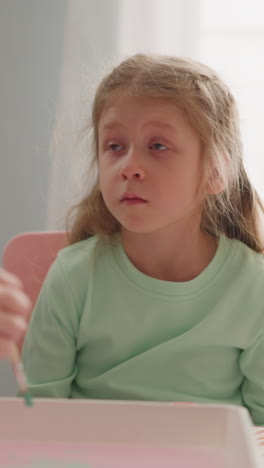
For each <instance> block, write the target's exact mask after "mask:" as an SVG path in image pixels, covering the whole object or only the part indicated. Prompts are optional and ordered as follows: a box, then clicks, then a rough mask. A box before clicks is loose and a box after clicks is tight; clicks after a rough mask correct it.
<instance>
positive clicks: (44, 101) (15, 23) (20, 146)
mask: <svg viewBox="0 0 264 468" xmlns="http://www.w3.org/2000/svg"><path fill="white" fill-rule="evenodd" d="M67 4H68V2H67V0H0V57H1V59H0V76H1V80H0V216H1V230H0V251H2V248H3V246H4V244H5V243H6V241H7V240H8V239H9V238H10V237H11V236H13V235H15V234H17V233H19V232H21V231H28V230H41V229H44V227H45V220H46V201H47V187H48V175H49V165H50V164H49V162H50V156H49V145H50V134H51V130H52V126H53V122H54V115H55V109H56V101H57V94H58V86H59V82H60V69H61V63H62V53H63V39H64V23H65V16H66V11H67Z"/></svg>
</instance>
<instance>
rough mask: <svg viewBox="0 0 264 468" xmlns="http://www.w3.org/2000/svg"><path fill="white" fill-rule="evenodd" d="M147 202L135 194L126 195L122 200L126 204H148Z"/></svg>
mask: <svg viewBox="0 0 264 468" xmlns="http://www.w3.org/2000/svg"><path fill="white" fill-rule="evenodd" d="M146 201H147V200H144V198H141V197H139V196H138V195H136V194H134V193H125V194H124V195H123V196H122V198H121V202H124V203H132V204H133V203H146Z"/></svg>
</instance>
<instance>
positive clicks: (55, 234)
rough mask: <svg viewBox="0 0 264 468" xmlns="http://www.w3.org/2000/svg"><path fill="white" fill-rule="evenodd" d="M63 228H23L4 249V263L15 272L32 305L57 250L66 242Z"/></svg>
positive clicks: (7, 268)
mask: <svg viewBox="0 0 264 468" xmlns="http://www.w3.org/2000/svg"><path fill="white" fill-rule="evenodd" d="M67 243H68V242H67V236H66V232H64V231H43V232H25V233H22V234H18V235H17V236H15V237H13V238H12V239H11V240H10V241H9V242H8V243H7V244H6V246H5V248H4V250H3V267H4V268H5V269H6V270H7V271H10V272H11V273H14V274H15V275H17V276H18V277H19V278H20V279H21V280H22V282H23V284H24V290H25V292H26V293H27V294H28V296H29V297H30V298H31V300H32V304H33V306H34V304H35V302H36V299H37V297H38V294H39V291H40V289H41V286H42V283H43V281H44V279H45V277H46V275H47V273H48V270H49V268H50V266H51V264H52V263H53V261H54V260H55V258H56V256H57V253H58V251H59V250H61V249H62V248H63V247H66V245H67Z"/></svg>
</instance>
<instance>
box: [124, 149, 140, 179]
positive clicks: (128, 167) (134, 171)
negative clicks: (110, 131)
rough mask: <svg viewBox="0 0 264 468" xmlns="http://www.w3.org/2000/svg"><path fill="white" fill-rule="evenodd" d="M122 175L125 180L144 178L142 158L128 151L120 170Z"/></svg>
mask: <svg viewBox="0 0 264 468" xmlns="http://www.w3.org/2000/svg"><path fill="white" fill-rule="evenodd" d="M120 175H121V177H122V179H123V180H126V179H139V180H140V179H144V177H145V171H144V169H143V166H142V163H141V162H140V158H138V157H136V156H135V155H134V154H133V153H132V152H130V153H128V154H127V156H126V157H125V159H124V160H123V166H122V168H121V170H120Z"/></svg>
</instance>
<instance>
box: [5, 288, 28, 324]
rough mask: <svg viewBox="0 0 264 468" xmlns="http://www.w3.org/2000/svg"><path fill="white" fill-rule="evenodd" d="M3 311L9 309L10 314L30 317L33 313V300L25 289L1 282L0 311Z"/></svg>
mask: <svg viewBox="0 0 264 468" xmlns="http://www.w3.org/2000/svg"><path fill="white" fill-rule="evenodd" d="M1 311H8V312H9V313H10V314H13V313H14V314H19V315H22V316H24V317H25V318H26V319H28V318H29V316H30V313H31V301H30V299H29V298H28V296H27V295H26V294H24V293H23V291H21V290H19V289H14V288H13V287H11V286H3V285H1V284H0V312H1Z"/></svg>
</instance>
